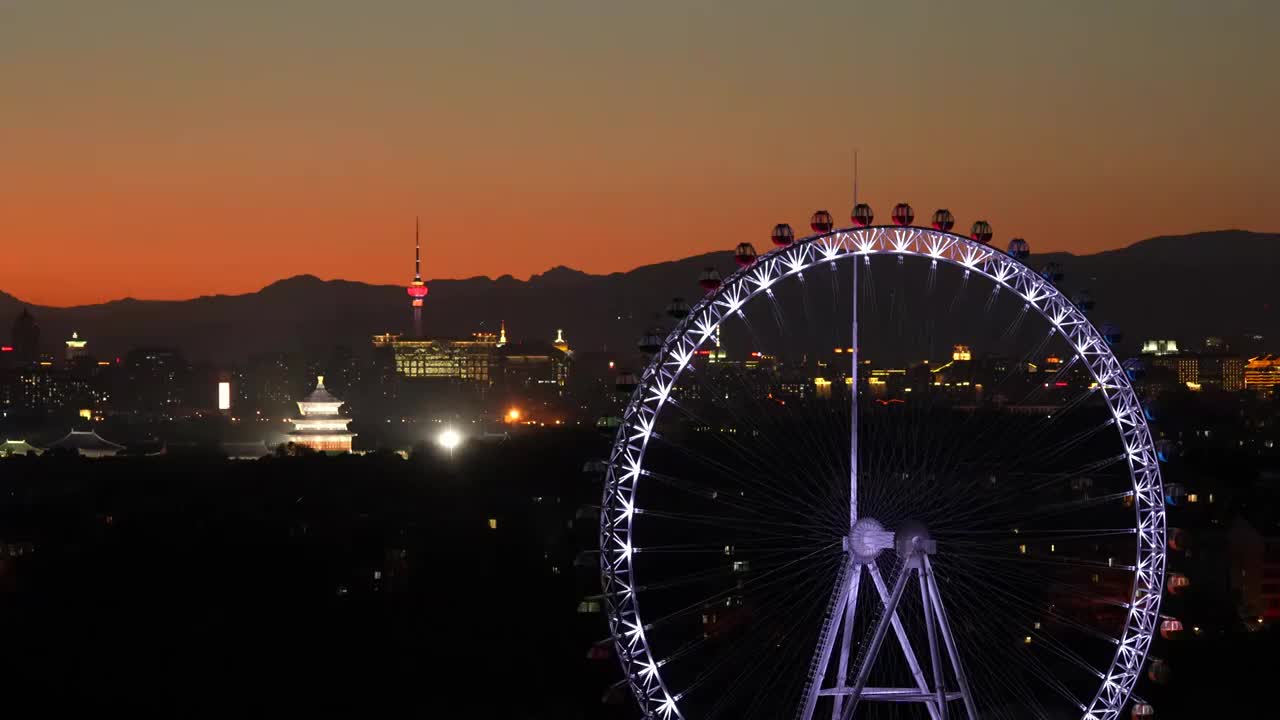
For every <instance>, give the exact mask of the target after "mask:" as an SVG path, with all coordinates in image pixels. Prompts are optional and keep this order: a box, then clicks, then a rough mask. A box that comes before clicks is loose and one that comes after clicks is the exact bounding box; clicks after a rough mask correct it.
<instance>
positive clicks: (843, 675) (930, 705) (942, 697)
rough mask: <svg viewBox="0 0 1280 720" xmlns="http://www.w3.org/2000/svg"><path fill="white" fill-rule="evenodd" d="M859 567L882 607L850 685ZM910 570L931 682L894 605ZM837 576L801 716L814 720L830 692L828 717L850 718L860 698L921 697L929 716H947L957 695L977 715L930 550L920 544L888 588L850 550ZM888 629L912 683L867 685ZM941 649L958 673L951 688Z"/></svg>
mask: <svg viewBox="0 0 1280 720" xmlns="http://www.w3.org/2000/svg"><path fill="white" fill-rule="evenodd" d="M863 572H865V573H866V574H867V575H868V576H869V577H870V578H871V580H872V582H873V583H874V584H875V587H876V592H877V594H878V595H879V597H880V602H881V605H882V607H883V611H882V612H881V614H880V619H879V621H878V622H877V623H876V627H875V630H874V632H873V634H872V636H871V640H870V642H869V644H868V646H867V650H866V653H865V654H864V656H863V660H862V663H861V664H860V665H859V666H858V675H857V677H856V678H855V680H854V683H853V685H852V686H849V685H847V684H846V683H847V680H848V661H847V658H848V657H849V654H850V651H851V642H850V640H851V638H852V634H853V630H852V624H853V618H854V617H855V615H856V604H857V588H858V586H859V583H860V580H861V577H862V574H863ZM913 575H914V576H915V580H916V582H917V584H918V585H919V588H920V598H921V608H922V611H923V612H922V615H923V617H922V618H921V619H922V620H923V621H924V624H925V629H926V635H927V637H928V638H929V648H928V650H929V661H930V663H929V669H930V670H931V674H932V677H933V682H932V685H931V684H930V682H929V680H928V679H927V678H926V676H925V672H924V668H923V667H922V666H921V665H920V661H919V659H918V657H917V656H916V652H915V648H914V647H913V646H912V644H911V640H910V639H909V638H908V636H907V633H906V630H905V628H904V626H903V622H902V618H901V616H900V615H899V613H898V606H899V605H900V603H901V601H902V596H903V594H904V593H905V592H906V588H907V585H909V584H910V582H911V580H912V576H913ZM840 582H841V584H840V585H838V586H837V587H836V589H835V592H834V593H833V603H832V606H831V609H830V610H829V611H828V613H827V618H826V622H825V624H824V627H823V632H822V634H821V635H820V636H819V640H820V642H821V643H822V644H820V645H819V647H818V651H817V653H816V654H815V655H814V661H813V662H814V667H813V668H812V671H811V673H810V677H811V678H813V680H811V681H810V683H809V686H808V687H807V688H806V689H805V699H804V704H803V705H802V706H801V709H800V713H799V714H798V717H799V718H800V719H801V720H812V718H813V717H814V712H815V711H816V710H817V706H818V700H819V699H820V698H822V697H830V698H832V701H833V705H832V712H831V717H832V718H838V719H839V720H852V718H853V716H854V712H855V711H856V710H857V707H858V705H859V703H861V702H862V701H864V700H865V701H868V702H895V703H920V704H923V705H924V706H925V707H926V709H927V710H928V711H929V717H930V718H931V719H932V720H950V718H951V717H952V714H951V704H953V703H955V702H956V701H960V702H961V703H962V704H963V707H964V713H965V717H967V718H969V719H970V720H974V719H976V718H977V717H978V714H977V709H976V707H975V704H974V701H973V693H972V692H971V691H970V689H969V681H968V676H967V675H966V673H965V671H964V664H963V662H961V659H960V653H959V650H958V648H957V647H956V643H955V636H954V635H953V633H952V632H951V626H950V623H949V621H948V620H947V615H946V610H945V609H944V606H943V602H942V594H941V592H940V591H939V589H938V584H937V580H936V579H935V578H934V574H933V566H932V565H931V564H930V562H929V557H928V553H926V552H925V551H924V550H918V551H916V552H913V553H912V555H911V556H910V557H909V558H907V562H906V564H905V565H904V566H903V568H902V570H901V571H900V572H899V573H898V577H897V580H896V581H895V582H894V585H893V589H892V590H890V589H889V588H888V587H886V585H885V582H884V576H883V575H882V574H881V572H880V568H879V566H878V565H877V564H876V563H875V562H870V563H866V564H865V565H864V564H862V563H859V562H857V561H855V560H853V559H852V555H851V556H850V560H849V561H848V563H847V564H846V570H845V571H844V572H842V573H841V577H840ZM840 625H843V632H842V633H841V635H840V638H841V648H840V657H841V662H840V663H839V664H838V665H837V668H836V673H835V675H834V685H833V686H832V687H828V688H823V687H822V679H823V677H824V676H825V675H826V674H827V673H828V672H829V667H828V666H829V663H830V661H831V656H832V654H833V652H834V648H833V646H834V644H835V639H836V636H837V634H836V630H837V629H838V627H839V626H840ZM890 629H892V630H893V632H894V635H895V637H896V639H897V641H898V646H899V647H900V648H901V650H902V654H903V657H904V658H905V660H906V662H907V667H908V668H909V669H910V671H911V676H912V678H913V679H914V680H915V687H903V688H891V687H867V682H868V681H869V680H870V677H871V671H872V669H873V668H874V666H875V662H876V659H877V658H878V657H879V656H880V652H881V650H882V647H883V645H884V642H885V640H886V638H887V637H888V634H889V630H890ZM939 636H941V641H942V642H941V644H940V643H939ZM944 650H945V654H946V657H947V661H948V663H949V665H950V667H951V671H952V673H953V675H954V676H955V678H956V685H957V687H956V688H955V689H953V690H949V689H947V677H946V674H945V672H944V670H943V654H944Z"/></svg>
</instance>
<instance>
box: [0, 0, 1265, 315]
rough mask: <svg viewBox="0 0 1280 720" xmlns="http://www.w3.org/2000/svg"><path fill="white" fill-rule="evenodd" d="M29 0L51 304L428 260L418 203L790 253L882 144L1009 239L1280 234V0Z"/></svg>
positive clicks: (502, 266)
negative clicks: (1250, 0)
mask: <svg viewBox="0 0 1280 720" xmlns="http://www.w3.org/2000/svg"><path fill="white" fill-rule="evenodd" d="M4 12H5V15H4V17H5V22H4V23H0V57H3V58H4V60H5V61H6V62H4V63H0V68H3V69H0V73H2V74H3V77H4V79H5V80H6V82H5V88H6V90H5V95H6V97H5V108H6V112H5V113H3V114H0V137H5V138H7V139H8V138H16V139H18V141H17V142H13V143H12V144H11V146H10V147H6V153H5V160H4V162H3V163H0V187H4V188H5V190H4V192H0V217H4V218H5V221H4V223H0V241H2V242H3V245H4V247H5V250H6V262H5V263H3V264H0V291H3V292H6V293H8V294H10V295H13V296H15V297H17V298H19V299H21V300H23V301H25V302H30V303H33V304H37V305H51V306H70V305H82V304H89V303H96V302H102V301H106V300H112V299H119V298H123V297H134V298H139V299H185V298H192V297H197V296H201V295H214V294H239V293H245V292H253V291H256V290H258V289H261V288H262V287H264V286H266V285H269V284H271V283H272V282H275V281H277V280H280V279H282V278H287V277H291V276H295V275H302V274H311V275H315V276H317V277H320V278H325V279H339V278H340V279H345V280H356V281H362V282H369V283H374V284H386V285H399V286H405V285H407V284H408V283H409V282H410V281H411V280H412V278H413V257H412V254H411V251H412V242H413V227H412V222H413V218H414V217H415V216H418V215H420V216H421V217H422V219H423V226H422V245H423V277H424V278H425V279H443V278H455V277H456V278H465V277H473V276H477V275H487V276H490V277H498V276H501V275H506V274H510V275H513V276H515V277H519V278H527V277H529V276H531V275H534V274H538V273H542V272H545V271H546V270H547V269H549V268H552V267H555V266H559V265H566V266H570V267H573V268H575V269H578V270H582V271H584V272H590V273H609V272H615V271H625V270H629V269H631V268H635V267H638V266H642V265H646V264H651V263H655V262H663V261H667V260H673V259H678V258H683V257H687V256H689V255H694V254H698V253H703V252H708V251H712V250H731V249H732V248H733V247H734V245H736V244H737V243H739V242H751V243H753V244H754V245H755V246H756V248H757V249H760V250H763V249H765V248H766V247H768V238H769V232H770V230H771V228H772V227H773V225H774V223H777V222H788V223H791V224H792V225H793V226H794V227H796V228H797V230H800V229H802V228H807V220H808V217H809V214H810V213H811V212H812V211H813V210H815V209H819V208H826V209H828V210H830V211H831V212H832V214H833V215H835V217H836V221H837V225H844V224H846V223H844V220H845V219H847V215H848V212H849V209H850V207H851V206H852V197H851V196H852V177H851V176H852V172H851V167H850V165H851V150H852V148H853V147H855V146H857V147H858V148H859V149H860V197H859V199H860V200H862V201H864V202H868V203H870V204H871V205H872V206H873V207H874V208H875V210H876V214H877V216H878V218H880V219H884V218H887V215H888V213H889V210H890V208H891V207H892V206H893V204H894V203H896V202H900V201H906V202H910V203H911V204H912V205H913V206H914V208H915V210H916V213H917V221H918V222H923V221H924V220H927V217H928V214H929V213H932V211H933V210H934V209H935V208H939V207H946V208H950V209H951V210H952V212H954V213H955V215H956V221H957V223H956V227H957V229H959V230H963V229H966V228H967V227H968V225H969V223H971V222H972V221H974V220H977V219H985V220H988V221H990V222H991V224H992V225H993V227H994V231H995V240H994V243H995V244H996V245H997V246H1002V245H1003V243H1005V242H1007V241H1008V239H1009V238H1010V237H1013V236H1021V237H1025V238H1027V239H1028V240H1029V241H1030V242H1031V244H1032V247H1033V249H1034V250H1035V251H1037V252H1044V251H1055V250H1063V251H1070V252H1075V253H1081V254H1083V253H1091V252H1097V251H1099V250H1104V249H1110V248H1115V247H1121V246H1126V245H1129V244H1132V243H1134V242H1137V241H1139V240H1142V239H1145V238H1148V237H1152V236H1158V235H1179V234H1186V233H1191V232H1197V231H1204V230H1215V229H1227V228H1241V229H1250V230H1257V231H1263V232H1265V231H1270V230H1274V229H1275V228H1274V222H1275V221H1274V220H1273V219H1272V217H1271V213H1270V204H1269V201H1270V200H1272V199H1273V198H1274V197H1275V196H1276V193H1277V189H1278V188H1277V182H1276V181H1275V180H1274V177H1273V172H1272V168H1273V167H1274V166H1275V165H1276V163H1277V161H1280V149H1278V146H1280V143H1276V142H1275V140H1274V130H1273V127H1272V123H1271V118H1274V117H1276V116H1277V114H1278V113H1280V92H1275V91H1274V81H1273V80H1271V79H1269V69H1270V68H1272V67H1276V66H1280V49H1277V48H1276V46H1275V44H1274V43H1272V42H1271V41H1270V39H1269V37H1268V36H1267V30H1268V28H1270V27H1275V26H1276V24H1277V21H1280V6H1276V5H1274V4H1266V5H1262V6H1256V5H1255V6H1250V5H1249V4H1246V3H1230V2H1225V3H1215V4H1207V3H1197V2H1192V1H1190V0H1184V1H1181V2H1166V3H1160V4H1157V5H1152V6H1149V7H1148V6H1144V5H1140V4H1138V3H1133V4H1125V5H1123V6H1117V7H1102V6H1099V7H1089V8H1088V9H1082V8H1075V7H1069V6H1058V5H1036V6H1032V5H1031V4H1026V3H1012V2H999V1H998V0H986V1H985V2H975V3H968V4H965V5H964V6H963V7H952V6H950V5H945V4H940V5H938V6H936V7H934V6H929V5H928V4H906V3H897V4H894V5H893V6H892V7H865V8H861V7H853V6H852V4H849V3H842V2H835V1H834V0H825V1H816V0H815V1H814V2H810V3H807V4H805V3H802V4H792V5H789V6H787V7H786V8H780V7H773V6H771V5H770V4H767V3H759V2H737V3H722V4H715V3H712V4H707V5H699V6H697V7H690V6H689V5H688V4H686V3H658V4H656V5H653V4H651V5H647V6H644V7H639V6H636V7H631V6H621V5H618V6H615V5H613V4H610V5H608V6H601V5H599V4H596V3H589V2H585V1H582V2H571V1H565V2H555V3H547V4H522V3H515V2H483V1H481V2H475V3H468V4H466V6H465V7H448V8H429V7H424V6H421V5H419V4H414V3H402V2H392V1H385V2H379V3H366V4H361V5H359V6H354V5H353V6H347V5H345V4H342V3H334V2H309V3H289V2H281V3H273V4H269V5H268V6H263V7H260V6H258V5H256V4H248V3H245V4H225V5H224V6H216V7H215V6H207V7H206V6H182V7H178V6H174V5H172V4H169V3H161V2H143V1H138V2H130V3H120V4H112V5H111V6H110V7H108V6H105V5H104V6H102V7H98V6H94V5H77V4H71V3H60V2H47V3H31V4H26V5H23V6H20V7H14V8H7V9H6V10H5V11H4ZM299 18H302V19H304V20H305V22H300V20H299ZM1192 38H1193V39H1192ZM904 88H905V90H904ZM481 243H483V246H482V247H483V248H484V249H483V251H479V250H478V248H479V247H481Z"/></svg>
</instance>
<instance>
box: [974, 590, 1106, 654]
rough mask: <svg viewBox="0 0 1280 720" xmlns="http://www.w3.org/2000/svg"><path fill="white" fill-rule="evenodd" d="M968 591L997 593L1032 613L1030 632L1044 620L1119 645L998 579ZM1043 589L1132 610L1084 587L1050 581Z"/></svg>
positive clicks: (1098, 631) (1097, 629)
mask: <svg viewBox="0 0 1280 720" xmlns="http://www.w3.org/2000/svg"><path fill="white" fill-rule="evenodd" d="M967 587H969V588H970V589H972V590H973V591H975V592H984V593H988V594H990V593H995V594H997V595H999V596H1000V597H1001V598H1002V599H1003V601H1005V602H1011V603H1015V604H1017V605H1018V606H1020V607H1021V608H1022V609H1023V610H1024V611H1028V612H1031V613H1033V615H1032V616H1031V617H1029V618H1028V620H1029V621H1030V623H1031V625H1030V626H1029V629H1036V624H1037V623H1039V622H1040V620H1039V618H1042V617H1043V618H1047V619H1048V620H1051V621H1053V622H1054V623H1055V624H1058V625H1061V626H1063V627H1066V628H1070V629H1072V630H1074V631H1076V632H1079V633H1082V634H1084V635H1087V636H1088V637H1090V638H1092V639H1094V640H1097V641H1100V642H1103V643H1105V644H1106V645H1108V646H1110V647H1114V646H1115V645H1117V644H1118V643H1119V641H1118V640H1116V638H1115V636H1113V635H1109V634H1107V633H1106V632H1104V631H1103V630H1102V629H1101V628H1099V627H1096V626H1094V625H1089V624H1087V623H1084V622H1081V621H1080V620H1077V619H1075V618H1072V617H1070V616H1068V615H1064V614H1063V613H1061V612H1058V611H1057V610H1055V609H1054V608H1053V606H1052V603H1049V602H1048V601H1047V600H1045V599H1043V598H1029V597H1026V596H1025V595H1023V594H1021V593H1019V592H1016V591H1015V590H1014V589H1013V588H1012V586H1011V585H1010V584H1009V582H1008V581H1007V580H1002V579H996V580H992V581H988V582H984V583H983V584H982V586H981V587H974V586H972V585H968V586H967ZM1043 587H1044V588H1045V589H1047V590H1053V591H1055V592H1057V593H1059V594H1061V595H1064V596H1067V597H1073V598H1075V599H1077V600H1081V601H1087V602H1091V603H1092V602H1106V604H1107V605H1110V606H1113V607H1118V608H1121V609H1128V607H1129V605H1128V603H1125V602H1116V601H1105V600H1104V599H1103V598H1099V597H1098V596H1097V595H1096V593H1086V592H1084V590H1083V587H1082V586H1072V585H1068V584H1065V583H1060V582H1053V581H1049V582H1045V583H1044V584H1043Z"/></svg>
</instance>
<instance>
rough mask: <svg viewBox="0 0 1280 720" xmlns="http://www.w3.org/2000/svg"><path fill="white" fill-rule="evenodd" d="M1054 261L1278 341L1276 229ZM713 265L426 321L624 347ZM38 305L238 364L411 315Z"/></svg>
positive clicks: (308, 280) (1117, 306) (466, 288)
mask: <svg viewBox="0 0 1280 720" xmlns="http://www.w3.org/2000/svg"><path fill="white" fill-rule="evenodd" d="M1032 250H1033V251H1034V247H1033V248H1032ZM1049 261H1056V262H1058V263H1060V264H1061V265H1062V267H1063V269H1064V271H1065V272H1066V280H1065V281H1064V283H1063V288H1064V290H1065V291H1066V292H1068V293H1069V294H1070V293H1071V292H1074V291H1075V290H1078V289H1088V290H1089V291H1090V292H1091V293H1092V294H1093V296H1094V298H1095V299H1096V301H1097V307H1098V309H1097V311H1096V312H1095V313H1094V319H1095V321H1096V322H1103V321H1108V322H1113V323H1116V324H1117V325H1119V326H1120V327H1122V328H1124V329H1125V331H1126V335H1127V342H1130V343H1136V342H1137V341H1138V340H1140V339H1141V338H1144V337H1171V338H1174V339H1178V340H1181V341H1183V342H1191V343H1194V344H1198V343H1199V341H1200V340H1201V339H1202V338H1203V337H1204V336H1206V335H1220V336H1223V337H1226V338H1228V339H1233V340H1234V339H1239V338H1241V337H1242V336H1246V335H1262V336H1263V337H1264V338H1265V339H1264V341H1263V342H1264V343H1271V347H1274V346H1275V345H1274V339H1275V338H1276V337H1277V336H1280V320H1278V319H1277V315H1276V309H1275V308H1274V307H1273V302H1274V298H1275V297H1276V283H1277V278H1280V235H1277V234H1270V233H1254V232H1247V231H1243V230H1222V231H1214V232H1202V233H1195V234H1192V235H1180V236H1166V237H1155V238H1150V239H1147V240H1143V241H1141V242H1138V243H1135V244H1133V245H1130V246H1129V247H1126V248H1121V249H1118V250H1108V251H1105V252H1100V253H1096V254H1092V255H1073V254H1070V253H1047V254H1043V255H1035V254H1033V255H1032V257H1031V259H1030V260H1029V261H1028V262H1029V263H1030V264H1031V265H1033V266H1036V267H1038V266H1039V265H1041V264H1043V263H1046V262H1049ZM708 266H713V267H716V268H718V269H719V270H720V271H721V272H722V273H728V272H729V271H731V270H732V269H733V268H734V262H733V257H732V254H731V253H730V252H728V251H725V252H714V253H708V254H704V255H696V256H693V257H688V258H684V259H681V260H675V261H672V262H665V263H659V264H656V265H646V266H643V267H638V268H636V269H634V270H631V271H629V272H617V273H611V274H608V275H592V274H589V273H584V272H581V271H578V270H574V269H572V268H568V267H563V266H560V267H555V268H551V269H550V270H547V271H546V272H544V273H541V274H539V275H534V276H533V277H531V278H529V279H528V280H527V281H521V280H517V279H515V278H513V277H511V276H510V275H504V276H501V277H499V278H497V279H491V278H488V277H473V278H467V279H460V280H432V281H429V282H428V285H429V286H430V289H431V293H430V295H429V296H428V297H427V300H426V307H425V308H424V313H423V317H424V327H425V331H426V332H427V334H429V335H436V336H466V335H468V334H470V333H471V332H474V331H477V330H490V331H494V332H496V331H497V329H498V324H499V322H500V321H505V322H506V325H507V331H508V335H509V336H510V337H511V338H512V339H513V340H518V339H525V338H540V339H547V340H550V339H551V338H553V337H554V336H555V332H556V329H557V328H563V329H564V330H565V337H566V339H567V340H568V341H569V342H570V344H571V345H573V346H574V347H575V348H577V349H581V350H601V349H611V350H625V351H629V350H631V349H632V348H634V345H635V340H636V338H637V337H638V336H639V334H640V333H641V332H642V331H643V329H644V328H645V327H646V326H647V325H651V324H654V322H655V321H658V318H659V317H660V313H661V312H662V310H663V308H665V307H666V305H667V303H669V302H670V300H671V298H672V297H674V296H681V297H684V298H686V299H688V300H689V301H690V302H691V303H692V302H694V301H695V300H696V299H697V298H699V297H700V296H701V294H702V291H701V290H700V289H699V288H698V286H697V277H698V273H699V272H700V271H701V270H702V269H703V268H704V267H708ZM24 305H26V304H25V303H23V302H22V301H21V300H19V299H18V298H15V297H12V296H11V295H8V294H5V293H3V292H0V333H4V335H6V336H7V333H8V327H9V325H10V323H11V321H12V320H11V319H12V318H13V317H14V316H16V315H17V313H18V312H20V310H21V308H22V307H23V306H24ZM30 307H31V311H32V313H34V314H35V316H36V319H37V321H38V322H39V324H40V326H41V330H42V343H43V345H44V348H43V349H44V351H45V352H53V351H55V350H56V349H57V348H59V347H60V345H59V343H60V341H61V340H62V339H63V338H67V337H70V336H71V333H72V331H73V330H74V331H77V332H79V333H80V335H81V336H82V337H85V338H87V339H88V340H89V347H90V349H91V351H92V352H94V354H96V355H97V356H98V357H100V358H109V357H114V356H121V355H123V354H124V353H125V352H127V351H128V350H129V349H130V348H133V347H137V346H143V345H152V346H157V345H158V346H171V347H178V348H181V349H182V350H183V351H184V353H185V354H186V355H187V357H189V358H190V359H191V360H193V361H195V362H212V363H228V362H238V361H242V360H244V359H245V358H247V357H248V356H250V355H252V354H255V353H261V352H274V351H298V350H326V349H328V348H330V347H332V346H334V345H347V346H349V347H352V348H357V349H359V348H365V347H367V346H368V345H369V337H370V336H371V335H372V334H374V333H379V332H387V331H393V332H403V331H405V329H406V328H407V327H408V326H409V324H410V321H411V314H410V310H409V302H408V297H407V296H406V295H405V291H404V288H403V287H400V286H397V285H370V284H366V283H360V282H351V281H345V280H321V279H319V278H317V277H314V276H312V275H298V276H295V277H291V278H287V279H284V280H280V281H277V282H274V283H272V284H270V285H268V286H266V287H264V288H262V289H261V290H259V291H257V292H253V293H247V294H243V295H213V296H204V297H199V298H194V299H191V300H181V301H161V300H135V299H131V298H125V299H122V300H114V301H111V302H107V303H101V304H97V305H85V306H79V307H69V308H54V307H40V306H30ZM659 324H669V323H666V322H661V321H660V322H659ZM6 339H7V338H6ZM1243 349H1244V350H1245V351H1246V352H1247V351H1248V350H1249V349H1248V348H1243Z"/></svg>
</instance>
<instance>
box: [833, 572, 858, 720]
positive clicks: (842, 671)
mask: <svg viewBox="0 0 1280 720" xmlns="http://www.w3.org/2000/svg"><path fill="white" fill-rule="evenodd" d="M861 582H862V567H861V566H858V567H855V568H854V570H853V574H852V576H851V577H850V578H849V600H848V602H846V603H845V605H844V630H843V632H842V633H841V637H840V663H839V664H838V665H836V685H837V686H838V687H844V684H845V682H846V678H847V677H848V676H849V648H850V646H852V645H853V621H854V619H855V617H856V616H857V614H858V586H859V585H860V584H861ZM835 704H836V705H835V709H834V710H832V712H831V716H832V717H840V710H841V709H842V708H843V707H844V696H843V695H836V697H835Z"/></svg>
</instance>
